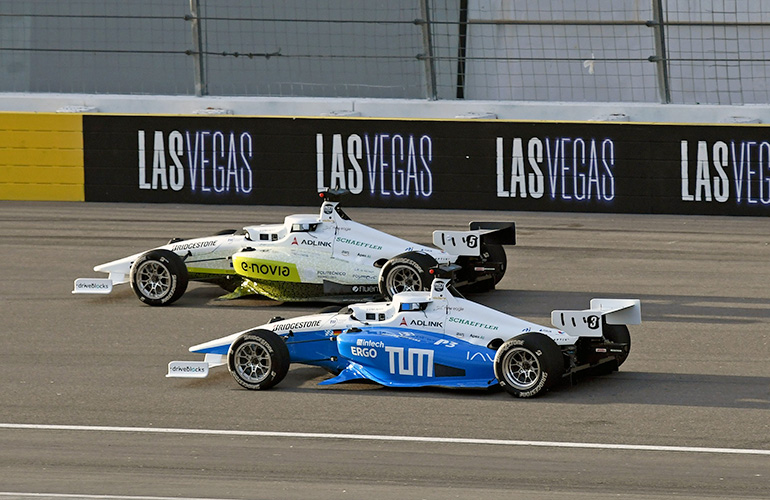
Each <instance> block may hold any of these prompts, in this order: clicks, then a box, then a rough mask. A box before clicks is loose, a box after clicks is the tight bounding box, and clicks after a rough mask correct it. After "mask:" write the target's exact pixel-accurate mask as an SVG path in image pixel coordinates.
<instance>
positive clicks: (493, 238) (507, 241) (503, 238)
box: [433, 222, 516, 257]
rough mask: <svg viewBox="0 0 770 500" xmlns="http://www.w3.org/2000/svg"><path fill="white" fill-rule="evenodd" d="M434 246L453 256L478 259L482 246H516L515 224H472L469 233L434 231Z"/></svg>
mask: <svg viewBox="0 0 770 500" xmlns="http://www.w3.org/2000/svg"><path fill="white" fill-rule="evenodd" d="M433 244H434V245H436V246H437V247H439V248H440V249H442V250H444V251H445V252H447V253H450V254H452V255H464V256H468V257H476V256H478V255H480V254H481V245H482V244H488V245H515V244H516V224H515V223H513V222H471V223H470V230H469V231H433Z"/></svg>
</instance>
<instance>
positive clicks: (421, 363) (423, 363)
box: [385, 346, 433, 377]
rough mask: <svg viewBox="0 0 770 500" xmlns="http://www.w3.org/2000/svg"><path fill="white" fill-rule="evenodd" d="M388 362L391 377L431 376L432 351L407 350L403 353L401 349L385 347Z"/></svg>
mask: <svg viewBox="0 0 770 500" xmlns="http://www.w3.org/2000/svg"><path fill="white" fill-rule="evenodd" d="M385 352H387V353H388V359H389V361H390V373H391V375H395V374H399V375H417V376H418V377H423V376H425V377H432V376H433V351H432V350H431V349H412V348H409V349H407V350H406V353H404V348H403V347H390V346H388V347H385ZM415 372H416V373H415Z"/></svg>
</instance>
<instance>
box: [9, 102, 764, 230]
mask: <svg viewBox="0 0 770 500" xmlns="http://www.w3.org/2000/svg"><path fill="white" fill-rule="evenodd" d="M769 131H770V127H769V126H767V125H762V124H733V125H727V124H713V125H700V124H661V123H629V122H617V123H615V122H595V121H581V122H567V121H526V120H519V121H512V120H507V121H506V120H494V119H472V120H469V119H465V120H463V119H405V118H396V119H383V118H379V119H375V118H361V117H296V116H295V117H278V116H273V117H265V116H251V117H249V116H231V115H213V116H195V115H157V114H136V115H128V114H124V115H121V114H111V115H110V114H104V113H92V114H50V113H5V114H0V168H1V170H0V172H2V174H0V199H6V200H71V201H98V202H142V203H216V204H246V205H259V204H291V203H293V204H303V203H309V202H310V200H312V199H314V197H315V193H316V192H317V191H319V190H321V189H324V188H335V187H338V188H343V189H347V190H349V191H350V192H351V196H350V198H349V199H347V200H346V202H345V203H346V204H347V205H352V206H370V207H402V208H428V209H430V208H456V209H482V210H525V211H552V212H604V213H639V214H650V213H652V214H655V213H669V214H692V215H752V216H767V215H770V139H769V138H768V132H769Z"/></svg>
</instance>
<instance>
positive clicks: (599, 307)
mask: <svg viewBox="0 0 770 500" xmlns="http://www.w3.org/2000/svg"><path fill="white" fill-rule="evenodd" d="M602 320H604V321H605V322H607V324H610V325H638V324H640V323H641V322H642V305H641V301H640V300H639V299H591V307H590V308H589V309H585V310H583V311H552V312H551V324H552V325H553V326H555V327H556V328H558V329H560V330H563V331H564V332H566V333H567V334H568V335H571V336H573V337H601V336H602V322H603V321H602Z"/></svg>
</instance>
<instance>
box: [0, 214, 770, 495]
mask: <svg viewBox="0 0 770 500" xmlns="http://www.w3.org/2000/svg"><path fill="white" fill-rule="evenodd" d="M316 210H317V207H304V208H297V207H220V206H178V205H130V204H93V203H53V202H8V201H6V202H0V263H1V264H0V266H2V272H1V273H0V300H1V301H2V309H1V310H0V312H2V315H1V316H0V317H1V318H2V322H1V323H0V325H1V326H0V332H1V334H2V337H1V338H2V340H1V342H2V353H0V359H1V361H0V398H1V401H0V500H2V499H3V498H20V499H25V498H36V499H41V498H42V499H48V498H51V499H53V498H92V499H93V498H109V499H132V500H136V499H150V498H152V499H165V498H178V497H184V498H196V499H201V498H206V499H245V498H249V499H274V498H285V499H300V498H315V499H335V500H336V499H342V498H351V499H353V498H367V499H373V500H374V499H385V498H388V499H390V498H415V499H418V498H424V499H447V498H486V499H493V498H508V499H516V498H526V499H535V500H538V499H541V500H542V499H557V498H558V499H563V498H573V499H610V498H613V499H622V500H623V499H648V500H649V499H663V498H671V497H675V498H680V499H696V498H697V499H702V498H725V499H743V498H768V497H770V363H769V362H768V361H769V360H770V347H769V346H768V339H769V337H770V335H769V333H768V332H769V331H770V312H769V311H768V305H769V304H770V218H729V217H684V216H663V215H661V216H637V215H600V214H547V213H513V212H512V213H503V212H469V211H409V210H394V209H391V210H388V209H355V208H350V209H348V213H349V214H350V215H351V216H352V217H353V218H354V219H356V220H358V221H360V222H363V223H366V224H369V225H372V226H374V227H377V228H379V229H382V230H384V231H387V232H390V233H393V234H396V235H398V236H402V237H405V238H408V239H411V240H413V241H417V242H421V243H429V242H430V234H431V232H432V230H433V229H437V228H456V229H460V228H464V227H467V226H465V224H467V222H468V221H470V220H484V219H487V220H514V221H515V222H516V224H517V229H518V244H517V245H516V246H515V247H509V248H508V249H507V254H508V259H509V269H508V272H507V274H506V276H505V278H504V279H503V280H502V282H501V283H500V284H499V286H498V289H497V290H496V291H493V292H490V293H486V294H480V295H476V296H472V297H469V298H472V299H473V300H477V301H479V302H482V303H484V304H486V305H489V306H492V307H495V308H497V309H500V310H503V311H505V312H507V313H511V314H514V315H517V316H520V317H523V318H526V319H529V320H533V321H537V322H540V323H544V324H547V322H548V318H549V315H550V311H551V310H552V309H557V308H558V309H583V308H586V307H588V302H589V300H590V299H591V298H592V297H632V298H640V299H641V300H642V315H643V323H642V324H641V325H638V326H636V327H632V329H631V335H632V338H633V348H632V350H631V355H630V357H629V359H628V361H627V362H626V363H625V364H624V365H623V367H622V368H621V370H620V372H618V373H614V374H612V375H609V376H604V377H587V378H583V379H582V380H579V381H578V382H577V383H575V384H573V385H570V384H564V385H562V386H559V387H557V388H556V389H555V390H552V391H550V392H548V393H546V394H544V395H543V396H542V397H539V398H536V399H530V400H517V399H514V398H512V397H510V396H508V395H507V394H506V393H505V392H503V391H500V390H490V391H457V390H440V389H438V390H437V389H419V390H404V389H387V388H382V387H380V386H377V385H372V384H364V383H350V384H344V385H341V386H331V387H323V386H317V385H316V384H317V382H319V381H320V380H323V379H324V378H326V377H328V376H329V375H328V374H327V373H326V372H324V371H323V370H321V369H318V368H314V367H307V366H302V365H296V366H293V367H292V369H291V370H290V372H289V375H288V376H287V378H286V379H285V380H284V381H283V382H282V383H281V384H280V385H279V386H278V387H277V388H275V389H273V390H270V391H265V392H252V391H247V390H244V389H241V388H240V387H239V386H238V385H237V384H236V383H235V382H234V380H232V378H231V377H230V375H229V374H228V373H227V370H226V369H219V371H218V372H216V373H214V374H213V375H212V376H211V377H210V378H209V379H205V380H184V379H167V378H165V372H166V365H167V363H168V362H169V361H171V360H174V359H196V356H194V355H192V354H190V353H189V352H187V348H188V347H189V346H190V345H193V344H196V343H199V342H201V341H205V340H209V339H211V338H215V337H219V336H222V335H224V334H227V333H231V332H235V331H239V330H243V329H245V328H248V327H250V326H253V325H256V324H260V323H263V322H265V321H267V320H268V319H269V318H271V317H272V316H276V315H280V316H284V317H291V316H295V315H300V314H306V313H312V312H315V311H317V310H318V309H319V308H320V307H322V305H321V304H301V305H291V304H277V303H272V302H268V301H264V300H258V299H239V300H236V301H229V302H224V301H218V300H216V299H217V297H218V296H219V295H220V290H219V289H218V288H216V287H212V286H206V285H191V287H190V290H189V291H188V293H187V294H186V295H185V296H184V297H182V299H181V300H179V301H178V302H177V303H176V304H174V305H173V306H171V307H166V308H153V307H148V306H145V305H143V304H141V303H140V302H139V301H138V300H137V299H136V298H135V297H134V295H133V293H132V291H131V290H130V288H129V287H128V286H127V285H126V286H123V287H119V288H117V289H116V291H115V292H113V294H112V295H109V296H83V295H72V294H71V293H70V291H71V289H72V283H73V280H74V279H75V278H77V277H97V276H98V273H95V272H93V271H92V267H93V266H94V265H96V264H100V263H103V262H107V261H109V260H113V259H116V258H119V257H123V256H126V255H129V254H131V253H134V252H137V251H141V250H144V249H149V248H151V247H153V246H157V245H160V244H163V243H165V242H166V241H168V239H169V238H170V237H174V236H177V237H194V236H204V235H206V234H213V233H215V232H217V231H219V230H221V229H226V228H240V227H242V226H243V225H247V224H253V223H270V222H279V221H281V220H282V219H283V216H284V215H287V214H290V213H301V212H304V213H313V212H316Z"/></svg>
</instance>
